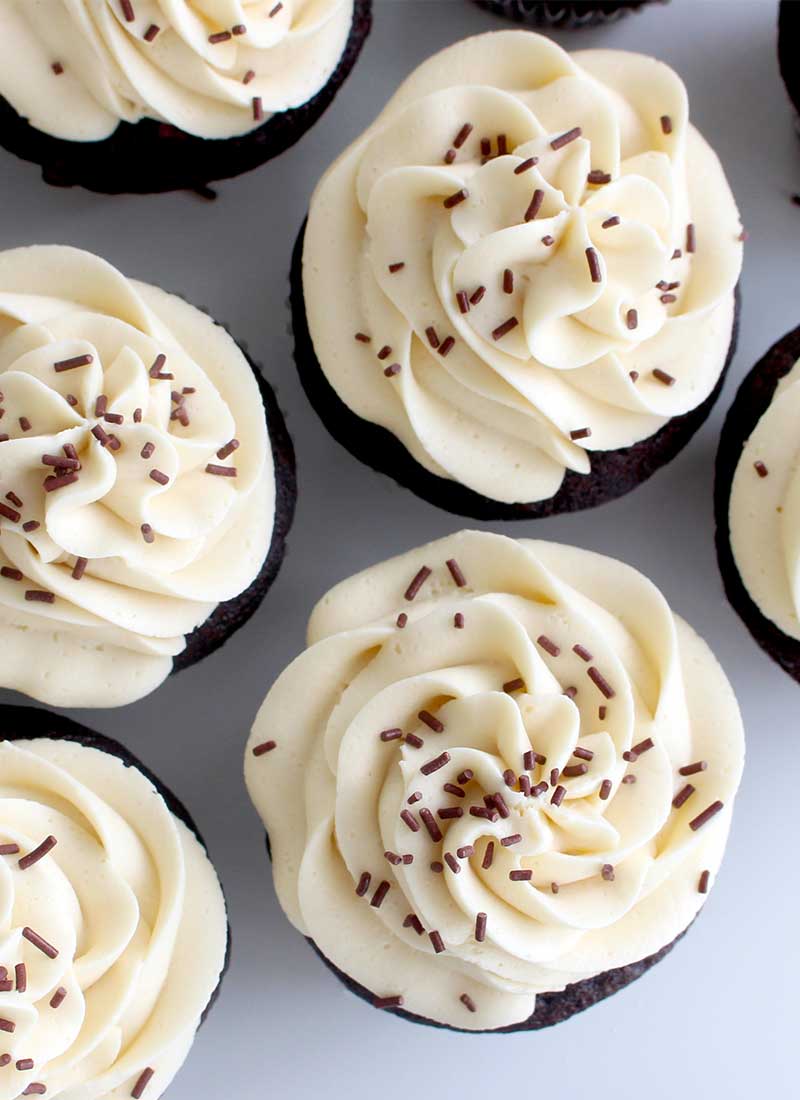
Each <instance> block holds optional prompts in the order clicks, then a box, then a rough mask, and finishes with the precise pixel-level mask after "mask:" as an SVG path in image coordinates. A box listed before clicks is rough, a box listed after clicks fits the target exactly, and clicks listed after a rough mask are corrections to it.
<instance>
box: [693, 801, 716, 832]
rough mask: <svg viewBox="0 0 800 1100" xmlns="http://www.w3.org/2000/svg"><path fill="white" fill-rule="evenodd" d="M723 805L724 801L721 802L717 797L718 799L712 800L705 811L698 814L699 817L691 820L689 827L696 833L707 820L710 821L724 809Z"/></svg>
mask: <svg viewBox="0 0 800 1100" xmlns="http://www.w3.org/2000/svg"><path fill="white" fill-rule="evenodd" d="M722 806H723V803H722V802H720V801H719V799H717V801H716V802H712V803H711V805H710V806H706V808H705V809H704V810H703V812H702V813H700V814H698V815H697V817H695V818H692V820H691V821H690V822H689V828H690V829H691V830H692V832H693V833H696V832H697V830H698V829H701V828H702V827H703V826H704V825H705V824H706V822H708V821H710V820H711V818H712V817H714V816H715V815H716V814H718V813H719V811H720V810H721V809H722Z"/></svg>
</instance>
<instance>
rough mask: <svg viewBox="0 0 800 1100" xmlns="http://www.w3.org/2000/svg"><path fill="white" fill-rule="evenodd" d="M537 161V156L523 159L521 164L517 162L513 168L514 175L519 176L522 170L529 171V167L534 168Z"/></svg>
mask: <svg viewBox="0 0 800 1100" xmlns="http://www.w3.org/2000/svg"><path fill="white" fill-rule="evenodd" d="M538 163H539V158H538V157H528V159H527V160H523V162H522V163H521V164H518V165H517V167H516V168H515V169H514V175H515V176H521V175H522V173H523V172H529V171H530V170H531V168H535V167H536V165H537V164H538Z"/></svg>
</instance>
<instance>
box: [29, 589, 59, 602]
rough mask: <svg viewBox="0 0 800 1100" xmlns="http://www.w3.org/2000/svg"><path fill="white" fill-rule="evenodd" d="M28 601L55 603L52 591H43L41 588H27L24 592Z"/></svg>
mask: <svg viewBox="0 0 800 1100" xmlns="http://www.w3.org/2000/svg"><path fill="white" fill-rule="evenodd" d="M25 599H26V600H27V601H28V603H55V602H56V598H55V596H54V595H53V593H52V592H45V591H44V589H41V588H29V589H27V591H26V592H25Z"/></svg>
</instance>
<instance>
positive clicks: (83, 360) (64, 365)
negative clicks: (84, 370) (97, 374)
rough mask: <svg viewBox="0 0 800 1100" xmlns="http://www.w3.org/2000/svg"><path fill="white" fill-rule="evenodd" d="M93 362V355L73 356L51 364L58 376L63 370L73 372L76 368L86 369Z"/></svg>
mask: <svg viewBox="0 0 800 1100" xmlns="http://www.w3.org/2000/svg"><path fill="white" fill-rule="evenodd" d="M93 362H94V356H93V355H73V356H72V358H71V359H59V361H58V362H57V363H54V364H53V370H54V371H55V372H56V373H57V374H60V373H61V372H62V371H65V370H75V368H76V367H88V366H89V364H90V363H93Z"/></svg>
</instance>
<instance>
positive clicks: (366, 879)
mask: <svg viewBox="0 0 800 1100" xmlns="http://www.w3.org/2000/svg"><path fill="white" fill-rule="evenodd" d="M371 882H372V875H371V874H370V873H369V871H364V872H363V873H362V875H361V878H360V879H359V880H358V885H357V886H356V894H357V895H358V897H360V898H363V897H364V895H365V894H366V892H367V890H369V886H370V883H371Z"/></svg>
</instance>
